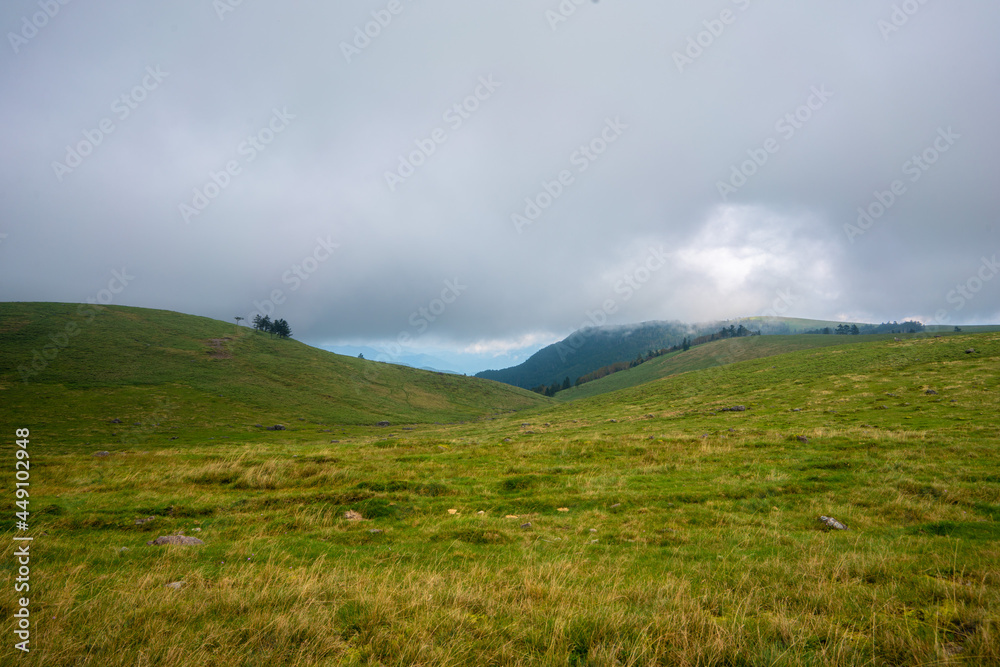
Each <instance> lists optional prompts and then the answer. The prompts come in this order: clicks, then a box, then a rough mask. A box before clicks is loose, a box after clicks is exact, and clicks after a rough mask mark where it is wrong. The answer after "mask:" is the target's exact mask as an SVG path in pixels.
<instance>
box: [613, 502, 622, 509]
mask: <svg viewBox="0 0 1000 667" xmlns="http://www.w3.org/2000/svg"><path fill="white" fill-rule="evenodd" d="M621 506H622V504H621V503H615V504H614V505H612V506H611V509H614V508H616V507H621Z"/></svg>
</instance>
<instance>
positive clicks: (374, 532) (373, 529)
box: [247, 528, 382, 560]
mask: <svg viewBox="0 0 1000 667" xmlns="http://www.w3.org/2000/svg"><path fill="white" fill-rule="evenodd" d="M368 532H369V533H371V534H372V535H377V534H379V533H381V532H382V529H381V528H372V529H371V530H369V531H368ZM247 560H250V559H249V558H247Z"/></svg>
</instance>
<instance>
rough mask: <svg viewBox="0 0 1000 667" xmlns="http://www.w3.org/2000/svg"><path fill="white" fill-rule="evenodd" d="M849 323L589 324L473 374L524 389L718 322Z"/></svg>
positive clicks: (767, 328) (798, 329) (817, 327)
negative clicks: (518, 359)
mask: <svg viewBox="0 0 1000 667" xmlns="http://www.w3.org/2000/svg"><path fill="white" fill-rule="evenodd" d="M852 324H855V323H852V322H837V321H830V320H810V319H800V318H789V317H743V318H737V319H732V320H725V321H722V320H720V321H716V322H705V323H697V324H689V323H684V322H679V321H649V322H642V323H640V324H631V325H606V326H601V327H587V328H584V329H580V330H578V331H575V332H573V333H572V334H570V335H569V336H568V337H566V338H564V339H563V340H561V341H559V342H557V343H553V344H552V345H549V346H548V347H544V348H542V349H541V350H539V351H538V352H536V353H535V354H533V355H532V356H531V357H529V358H528V359H527V360H526V361H524V362H523V363H521V364H518V365H517V366H511V367H510V368H504V369H499V370H486V371H482V372H480V373H477V374H476V377H480V378H485V379H488V380H496V381H497V382H504V383H506V384H511V385H514V386H516V387H521V388H523V389H532V388H534V387H538V386H540V385H552V384H556V383H561V382H563V381H564V380H565V378H569V381H570V384H571V385H572V384H574V383H575V382H576V380H577V378H579V377H580V376H582V375H586V374H588V373H592V372H593V371H596V370H597V369H599V368H602V367H604V366H608V365H611V364H614V363H616V362H622V361H625V362H628V361H631V360H633V359H635V358H636V357H637V356H643V357H645V356H646V355H647V354H648V353H649V352H650V351H654V352H655V351H656V350H660V349H664V348H670V347H672V346H675V345H680V344H681V342H682V341H683V340H684V339H685V338H688V339H689V340H691V339H694V338H697V337H699V336H707V335H711V334H712V333H715V332H718V331H719V330H720V329H721V328H722V327H727V328H728V327H733V328H737V327H740V326H741V325H742V326H743V327H745V328H746V329H749V330H750V331H753V332H760V333H761V335H788V334H798V333H805V332H820V331H822V330H824V329H826V328H829V329H831V330H834V329H836V327H837V326H842V325H847V326H850V325H852ZM856 324H857V326H859V327H866V328H867V329H866V332H871V333H875V332H876V330H877V329H887V330H892V328H893V327H898V328H902V327H903V326H904V325H909V324H911V323H902V324H897V323H895V322H894V323H891V324H890V323H886V324H884V325H871V324H864V323H860V322H859V323H856ZM917 324H919V323H917ZM869 330H870V331H869ZM831 333H832V331H831Z"/></svg>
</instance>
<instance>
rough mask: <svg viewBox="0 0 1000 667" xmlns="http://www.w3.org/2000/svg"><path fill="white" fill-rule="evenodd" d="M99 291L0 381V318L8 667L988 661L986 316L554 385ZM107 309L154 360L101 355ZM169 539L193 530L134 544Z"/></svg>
mask: <svg viewBox="0 0 1000 667" xmlns="http://www.w3.org/2000/svg"><path fill="white" fill-rule="evenodd" d="M39 308H41V306H39ZM122 310H123V311H125V312H126V313H130V314H131V315H134V316H135V318H136V319H135V320H130V318H127V317H126V318H125V320H126V321H125V322H118V321H117V320H115V319H114V318H113V317H106V316H107V315H114V314H115V313H114V312H113V311H112V309H108V312H107V313H102V314H101V315H100V316H98V317H97V318H96V319H95V320H94V322H93V327H96V326H98V323H100V322H101V321H102V319H103V320H104V321H105V323H106V324H103V325H101V326H107V327H108V330H107V331H105V332H104V334H103V335H104V336H105V338H106V340H110V341H114V342H115V345H114V346H113V347H114V349H108V345H107V343H105V345H104V346H102V345H101V344H99V342H97V341H96V340H94V341H92V340H91V339H90V338H87V339H86V340H84V337H83V334H81V336H80V338H79V339H78V340H79V345H80V347H79V348H74V347H73V346H72V345H71V346H70V347H68V348H67V349H65V350H63V351H62V352H61V353H60V356H59V358H57V359H56V360H55V361H53V362H52V366H51V368H48V369H46V372H45V373H40V374H39V376H38V377H37V378H36V379H33V380H32V381H29V382H28V383H23V382H21V381H20V379H19V378H18V377H17V375H16V371H14V370H13V369H14V368H15V366H11V365H10V359H12V358H19V357H23V354H24V353H25V352H26V351H27V352H28V353H29V359H30V350H31V349H33V348H32V346H36V347H37V340H38V339H37V336H36V337H31V336H29V335H28V334H26V333H24V332H25V330H26V328H29V327H31V326H34V325H33V324H32V323H31V322H33V321H34V320H32V319H31V318H30V317H28V316H27V315H25V316H24V319H25V320H31V321H30V322H27V323H24V322H22V324H20V325H16V323H15V324H12V318H10V317H7V318H6V319H0V339H2V341H3V343H4V347H5V350H6V351H5V352H4V353H3V354H4V355H5V356H4V357H3V359H4V361H5V363H4V365H3V366H2V367H0V368H2V369H3V374H2V375H0V382H2V385H0V400H2V401H3V407H2V412H0V414H2V421H3V423H4V428H5V429H6V431H7V432H8V437H7V439H6V444H5V445H4V451H5V452H7V454H6V455H5V458H4V460H5V461H7V467H8V470H9V472H8V473H6V474H5V475H3V476H0V478H2V479H3V480H4V481H3V488H4V491H5V502H6V503H7V504H6V505H5V506H6V507H8V513H7V517H9V518H5V520H4V523H3V524H0V526H2V527H3V528H4V530H5V534H4V536H3V539H2V540H0V552H2V553H0V573H2V575H0V578H2V580H3V584H2V587H0V589H2V593H0V617H2V618H3V623H5V624H6V626H5V629H8V631H7V632H5V635H4V636H5V637H7V641H8V646H6V647H4V648H3V649H0V656H3V660H10V662H9V663H8V664H14V662H13V660H14V657H12V656H14V652H13V650H12V649H11V648H10V647H11V646H12V645H13V643H14V640H13V639H12V637H13V634H12V629H13V623H12V614H13V611H14V609H15V608H16V607H15V605H16V597H17V595H16V594H15V593H14V592H13V588H14V584H13V581H14V577H15V571H16V565H15V559H14V556H13V551H14V543H13V541H12V540H11V539H10V538H11V537H12V536H13V535H14V534H15V531H14V527H13V513H14V511H15V509H14V507H13V497H12V492H11V490H10V489H11V487H12V482H11V480H12V479H13V470H14V456H13V433H14V429H15V428H24V427H29V428H31V431H32V432H31V445H30V448H31V480H32V487H31V489H32V496H31V511H32V515H31V531H30V534H31V535H33V536H34V537H35V540H34V542H33V544H32V547H31V549H32V573H31V587H32V588H31V597H32V604H31V609H32V621H33V623H34V624H35V625H34V626H33V634H32V651H31V653H30V654H28V655H23V656H16V662H17V664H24V665H46V666H48V665H67V666H68V665H101V666H104V665H109V666H117V665H123V666H124V665H274V664H289V665H399V666H402V665H467V664H475V665H608V666H611V665H692V666H693V665H706V666H707V665H719V666H722V665H729V666H741V665H747V666H749V665H858V666H861V665H1000V525H998V523H997V521H998V519H1000V451H998V444H1000V419H998V417H997V414H998V410H1000V377H998V373H997V370H998V368H1000V365H998V363H1000V334H997V333H976V334H967V335H966V334H961V335H952V336H946V337H942V338H933V337H930V336H927V337H910V338H907V339H906V340H902V341H899V342H896V341H894V340H892V337H891V336H890V337H888V339H885V338H884V337H880V338H879V339H877V340H876V339H871V340H862V341H852V342H848V343H845V342H842V341H835V343H839V344H835V343H830V344H829V345H825V342H824V345H825V346H823V347H810V348H808V349H797V350H796V349H795V345H794V341H789V342H790V346H788V347H785V348H782V347H781V346H780V345H778V344H777V343H776V342H775V343H769V345H776V347H775V348H774V350H773V351H772V352H773V356H759V355H757V358H752V355H750V358H746V359H745V360H738V361H735V362H734V363H726V364H725V365H718V364H711V363H708V362H707V361H706V360H705V359H702V360H701V361H699V362H697V363H698V364H699V365H700V369H697V370H692V369H685V370H686V372H682V371H678V372H677V373H676V374H671V375H668V376H667V377H662V378H659V379H655V378H650V381H649V382H646V383H643V384H637V385H636V386H631V387H626V388H623V389H620V390H618V391H613V392H609V393H603V394H601V395H597V396H592V397H580V398H579V399H578V400H573V401H565V402H556V401H549V400H545V399H542V398H540V397H534V396H533V395H530V394H528V393H527V392H520V391H519V390H515V389H513V388H506V387H503V386H502V385H496V384H495V383H487V382H484V381H479V380H474V379H473V378H462V377H454V376H439V375H436V374H433V373H423V372H421V371H412V375H411V371H409V370H408V369H397V368H396V367H388V366H384V365H378V364H374V362H362V361H360V360H353V359H345V358H343V357H335V356H334V355H328V357H330V358H328V357H327V356H326V355H325V353H322V352H320V351H316V350H312V349H311V348H306V347H305V346H300V345H299V344H297V343H294V341H270V340H268V339H267V338H266V337H255V336H249V335H248V336H243V337H234V338H233V340H231V341H226V342H224V343H223V346H224V347H225V348H226V349H227V350H229V351H230V353H231V357H228V358H214V357H213V354H216V353H215V352H213V349H214V348H215V344H213V343H210V342H206V341H210V340H212V339H216V338H219V337H220V334H219V332H218V331H217V329H218V327H219V326H221V325H222V323H214V324H210V323H211V322H212V321H211V320H205V322H204V326H205V330H204V331H196V332H194V333H193V334H192V333H191V332H190V331H189V330H188V329H187V327H182V328H184V329H185V331H184V332H175V333H174V334H172V335H173V336H174V338H173V339H172V341H171V340H166V339H164V340H163V341H161V342H157V341H154V340H152V339H151V337H153V336H154V335H155V334H154V333H153V329H155V328H160V329H162V328H163V327H164V326H165V325H166V324H167V323H168V321H175V320H176V318H178V317H180V316H177V315H175V314H174V315H170V314H166V313H163V314H159V311H140V310H139V309H122ZM0 312H2V311H0ZM146 313H152V314H151V315H149V317H157V318H163V320H162V321H159V322H155V324H156V326H155V327H153V326H152V325H151V320H147V319H144V318H145V317H147V315H146ZM128 321H132V324H128ZM52 324H53V322H48V323H47V326H42V327H40V328H41V330H43V331H47V330H51V328H52ZM182 324H183V323H181V324H178V326H181V325H182ZM126 325H128V326H134V327H136V328H135V330H134V333H136V334H137V335H135V336H133V338H136V339H138V343H137V344H142V345H143V346H145V345H146V343H148V344H149V346H150V347H151V348H153V347H157V346H158V351H156V355H157V356H156V357H155V359H157V360H163V359H172V360H174V362H176V367H174V370H170V371H169V373H168V371H167V370H163V368H162V366H161V365H160V361H157V365H156V366H150V365H149V364H147V363H145V362H143V359H145V358H146V357H144V356H143V350H142V349H141V348H136V349H135V355H134V359H135V361H134V362H133V363H131V364H128V365H126V367H127V368H131V369H132V370H130V371H128V372H129V373H132V374H133V375H127V374H124V373H125V371H122V370H112V369H107V368H105V367H104V365H105V364H111V363H113V362H114V360H115V359H118V358H119V357H118V356H117V355H118V354H120V353H121V352H122V351H128V350H129V349H130V346H131V344H129V343H128V342H127V340H125V339H122V337H121V335H120V327H122V326H126ZM18 326H19V328H17V327H18ZM91 330H92V331H95V330H96V329H94V328H91ZM230 330H232V328H231V329H230ZM17 332H20V334H18V333H17ZM16 335H20V336H21V338H20V339H16ZM164 336H166V334H164ZM765 338H772V337H765ZM773 338H774V339H775V341H780V339H781V338H782V337H773ZM792 338H803V337H792ZM807 338H816V339H823V338H827V337H823V336H817V337H807ZM829 338H837V337H829ZM839 338H843V337H839ZM15 339H16V341H17V342H12V341H14V340H15ZM199 341H200V343H199ZM720 342H721V343H729V342H731V341H720ZM286 343H289V345H287V346H285V344H286ZM75 344H76V343H74V345H75ZM91 345H92V346H93V348H92V349H90V348H88V347H87V346H91ZM184 346H189V347H190V350H187V351H185V349H184ZM282 346H284V347H282ZM708 347H709V346H705V348H708ZM299 348H302V349H299ZM969 348H974V350H975V352H972V353H966V350H967V349H969ZM12 349H14V350H15V351H16V354H14V353H11V350H12ZM75 349H76V351H77V352H88V353H87V354H83V353H80V354H77V355H76V356H74V351H75ZM698 349H699V348H692V349H691V350H689V351H687V352H684V353H681V354H680V355H677V357H676V360H675V361H673V362H672V363H679V362H680V361H681V360H682V358H683V355H686V354H692V353H696V352H697V353H698V354H702V355H705V354H706V353H705V352H698ZM789 350H792V351H789ZM782 352H784V353H782ZM189 353H190V354H189ZM96 354H103V355H105V356H104V357H101V358H97V359H95V358H93V356H92V355H96ZM714 354H715V357H716V359H717V360H718V359H723V358H724V357H723V355H724V353H723V352H721V351H716V352H715V353H714ZM270 355H279V356H278V357H277V358H276V359H271V360H267V359H265V358H266V357H269V356H270ZM280 355H285V356H280ZM294 355H298V356H294ZM189 357H190V358H189ZM251 357H253V358H251ZM671 359H672V358H666V357H665V358H663V359H658V360H655V362H649V363H648V364H644V365H643V366H646V365H650V364H653V363H657V362H660V363H667V362H670V360H671ZM19 363H20V362H19ZM267 363H270V364H271V365H270V366H266V367H267V368H268V369H269V370H267V371H266V372H264V371H260V370H258V369H260V368H261V367H262V365H266V364H267ZM223 364H230V366H222V368H223V370H224V369H225V368H229V369H230V371H228V372H220V371H219V370H218V369H219V367H220V366H221V365H223ZM322 364H327V365H326V366H324V365H322ZM366 364H371V365H372V366H377V368H375V369H374V370H370V371H365V366H366ZM240 368H242V369H243V370H240V371H239V373H242V375H239V374H238V373H237V370H235V369H240ZM641 368H642V366H640V367H638V368H637V369H634V370H639V369H641ZM651 368H652V366H651ZM630 372H631V371H630ZM300 373H301V374H302V375H299V374H300ZM352 373H353V375H352ZM366 373H367V375H368V376H369V378H370V379H366ZM397 373H398V375H397ZM619 375H626V373H621V374H619ZM329 377H334V378H335V380H330V379H329ZM611 377H614V376H611ZM226 378H228V379H226ZM248 378H257V379H248ZM605 379H608V378H605ZM378 382H381V383H382V384H381V385H379V386H381V387H382V388H383V389H382V390H377V389H371V388H370V387H369V385H371V384H377V383H378ZM247 383H250V384H255V383H256V384H258V385H259V386H252V387H251V386H244V385H245V384H247ZM338 383H340V384H343V385H344V386H342V387H339V388H338V387H337V386H335V385H337V384H338ZM365 383H367V384H365ZM593 384H597V383H596V382H595V383H593ZM317 387H324V389H323V392H326V395H325V397H324V396H313V394H315V393H316V388H317ZM413 387H422V388H423V389H422V391H423V392H425V394H426V396H422V397H420V398H415V396H416V393H415V390H414V389H413ZM336 391H339V392H340V393H339V394H334V393H333V392H336ZM477 392H478V393H477ZM219 394H222V399H223V400H215V398H216V397H218V395H219ZM358 395H360V396H363V397H366V398H368V399H370V402H371V403H370V405H366V403H365V402H364V401H361V400H359V401H357V402H353V403H352V402H351V401H352V400H353V399H352V398H351V397H352V396H358ZM407 395H408V396H409V398H407ZM401 396H402V397H401ZM427 396H430V397H433V401H432V400H431V399H430V398H427ZM158 401H159V402H158ZM427 402H431V403H433V405H431V406H428V405H425V403H427ZM164 406H167V407H164ZM170 406H173V407H170ZM734 406H743V407H744V408H745V409H744V410H742V411H725V410H724V408H731V407H734ZM515 409H516V410H518V411H517V412H512V411H513V410H515ZM382 415H385V418H386V419H387V420H388V421H390V422H391V425H390V426H388V427H378V426H374V422H375V421H376V420H377V419H376V418H378V419H381V418H382ZM113 418H114V419H119V420H120V422H121V423H116V424H112V423H111V420H112V419H113ZM258 422H260V423H263V424H268V423H272V422H280V423H283V424H285V425H287V427H288V428H287V430H284V431H264V430H262V429H259V428H257V427H255V426H254V424H256V423H258ZM435 422H440V423H435ZM448 422H452V423H448ZM112 434H113V435H112ZM100 450H107V451H108V452H109V455H107V456H95V455H94V454H95V452H98V451H100ZM7 499H10V500H7ZM820 515H827V516H833V517H836V518H837V519H838V520H840V521H842V522H843V523H845V524H846V525H847V526H848V528H849V529H848V530H846V531H829V530H826V529H825V528H824V527H823V525H822V524H821V523H820V522H819V521H818V520H817V519H818V517H819V516H820ZM150 517H153V518H152V520H148V519H149V518H150ZM137 520H142V522H141V523H138V522H137ZM179 533H182V534H185V535H191V536H195V537H198V538H199V539H202V540H204V542H205V544H204V545H203V546H147V545H146V542H147V541H148V540H152V539H155V538H156V537H158V536H161V535H171V534H179ZM177 582H183V583H177ZM172 583H177V585H176V586H175V587H170V586H167V584H172Z"/></svg>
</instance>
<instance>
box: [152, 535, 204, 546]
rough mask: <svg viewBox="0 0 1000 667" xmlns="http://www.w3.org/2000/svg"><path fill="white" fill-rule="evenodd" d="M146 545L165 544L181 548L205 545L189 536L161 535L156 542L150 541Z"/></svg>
mask: <svg viewBox="0 0 1000 667" xmlns="http://www.w3.org/2000/svg"><path fill="white" fill-rule="evenodd" d="M146 544H155V545H157V546H162V545H164V544H179V545H181V546H185V547H189V546H194V545H197V544H204V542H202V541H201V540H199V539H198V538H197V537H188V536H187V535H161V536H160V537H157V538H156V539H155V540H150V541H149V542H146Z"/></svg>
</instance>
